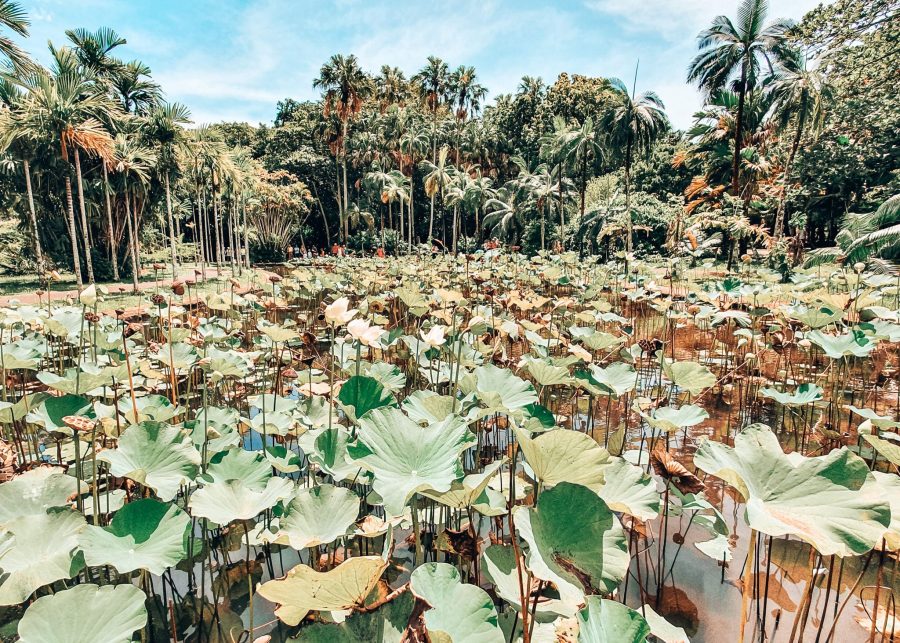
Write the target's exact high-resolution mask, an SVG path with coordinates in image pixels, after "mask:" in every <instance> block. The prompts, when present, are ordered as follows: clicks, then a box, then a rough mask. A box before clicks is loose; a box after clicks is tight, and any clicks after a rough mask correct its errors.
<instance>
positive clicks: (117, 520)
mask: <svg viewBox="0 0 900 643" xmlns="http://www.w3.org/2000/svg"><path fill="white" fill-rule="evenodd" d="M190 534H191V518H190V516H188V515H187V514H186V513H185V512H183V511H182V510H181V509H179V508H178V507H176V506H175V505H172V504H166V503H163V502H160V501H159V500H155V499H153V498H145V499H142V500H137V501H135V502H130V503H128V504H127V505H125V506H124V507H122V508H121V509H120V510H119V511H118V512H117V513H116V515H115V516H114V517H113V519H112V522H111V523H110V525H109V527H94V526H93V525H89V526H88V527H87V529H85V530H84V532H82V534H81V540H80V544H81V548H82V550H84V558H85V561H86V562H87V564H88V565H91V566H96V565H112V566H113V567H115V568H116V569H117V570H118V571H119V573H120V574H127V573H128V572H131V571H134V570H136V569H147V570H149V571H150V573H152V574H156V575H157V576H161V575H162V574H163V572H165V571H166V569H167V568H168V567H172V566H173V565H177V564H178V563H179V562H181V561H182V560H184V559H185V558H186V557H187V555H188V551H187V548H188V542H189V539H190Z"/></svg>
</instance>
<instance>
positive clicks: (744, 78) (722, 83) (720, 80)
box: [687, 0, 791, 196]
mask: <svg viewBox="0 0 900 643" xmlns="http://www.w3.org/2000/svg"><path fill="white" fill-rule="evenodd" d="M768 8H769V4H768V2H767V0H741V4H740V6H738V13H737V24H735V23H733V22H732V21H731V19H730V18H728V16H718V17H716V18H714V19H713V22H712V24H711V25H710V26H709V28H707V29H704V30H703V31H701V32H700V34H699V35H698V36H697V41H698V46H699V49H700V54H699V55H697V57H696V58H694V60H693V61H692V62H691V64H690V66H689V67H688V75H687V79H688V82H696V83H697V84H698V85H699V87H700V88H701V89H703V90H704V91H705V92H706V93H707V95H710V96H711V95H713V94H715V93H717V92H718V91H720V90H722V89H725V88H726V86H727V85H729V84H731V85H732V88H733V91H734V92H735V93H736V94H737V95H738V105H737V117H736V123H737V125H736V127H735V129H734V151H733V154H732V166H731V192H732V195H733V196H737V195H738V194H739V193H740V185H739V180H740V179H739V171H740V167H739V166H740V158H741V147H742V146H743V138H742V136H743V126H744V103H745V100H746V97H747V93H748V92H749V91H750V90H751V89H752V88H753V87H755V86H756V85H757V81H758V80H759V78H760V73H761V72H762V71H763V69H762V66H763V63H765V64H766V65H767V67H768V68H769V69H770V70H771V69H772V68H773V65H774V64H775V62H777V61H779V60H780V59H781V58H782V57H783V55H784V50H785V39H786V32H787V30H788V29H789V28H790V27H791V23H790V22H789V21H785V20H777V21H775V22H774V23H772V24H770V25H768V26H766V25H765V24H764V23H765V19H766V13H767V12H768Z"/></svg>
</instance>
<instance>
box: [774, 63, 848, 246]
mask: <svg viewBox="0 0 900 643" xmlns="http://www.w3.org/2000/svg"><path fill="white" fill-rule="evenodd" d="M769 91H770V92H771V94H772V96H773V99H774V110H775V116H776V118H777V120H778V125H779V129H781V130H782V131H785V130H787V128H788V126H789V125H791V124H792V123H793V126H794V139H793V141H792V142H791V147H790V152H789V153H788V157H787V161H786V162H785V164H784V179H783V183H784V187H783V189H782V191H781V196H780V198H779V199H778V210H777V212H776V215H775V229H774V231H773V232H774V235H775V238H776V239H780V238H781V235H782V234H783V233H784V227H785V226H784V206H785V201H786V200H787V194H788V189H789V187H790V181H791V168H792V167H793V164H794V157H795V156H796V155H797V149H798V148H799V147H800V141H801V140H802V139H803V134H804V133H805V132H807V131H808V132H811V133H812V135H813V136H814V137H815V136H817V135H818V134H819V133H820V132H821V131H822V127H823V125H824V124H825V112H826V110H827V107H828V104H829V103H830V102H831V100H832V98H833V95H834V93H833V90H832V88H831V86H830V85H828V83H827V81H826V79H825V76H824V74H822V73H821V71H820V70H818V69H810V68H808V67H807V64H806V58H805V57H804V56H803V54H802V53H800V52H799V51H791V52H789V54H788V55H786V56H785V57H784V58H783V60H782V64H781V65H780V66H779V68H778V70H777V71H776V74H775V77H774V79H773V81H772V83H771V84H770V86H769Z"/></svg>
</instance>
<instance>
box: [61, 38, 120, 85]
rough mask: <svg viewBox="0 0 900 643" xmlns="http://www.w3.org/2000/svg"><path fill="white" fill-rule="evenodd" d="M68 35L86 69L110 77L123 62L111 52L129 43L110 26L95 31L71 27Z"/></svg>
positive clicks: (79, 60)
mask: <svg viewBox="0 0 900 643" xmlns="http://www.w3.org/2000/svg"><path fill="white" fill-rule="evenodd" d="M66 36H67V37H68V38H69V41H70V42H71V43H72V47H73V49H74V50H75V57H76V58H77V59H78V62H79V63H80V64H81V65H82V66H83V67H84V68H85V69H87V70H89V71H91V72H94V73H95V74H97V75H98V76H100V77H103V78H109V77H111V76H112V75H113V73H114V72H115V71H116V70H118V68H119V67H120V66H121V64H122V63H121V62H120V61H119V60H118V59H116V58H114V57H113V56H111V55H110V53H111V52H112V50H113V49H115V48H116V47H120V46H122V45H124V44H127V41H126V40H125V39H124V38H122V37H121V36H119V34H117V33H116V32H115V31H114V30H112V29H110V28H109V27H101V28H100V29H97V31H94V32H91V31H88V30H87V29H69V30H67V31H66Z"/></svg>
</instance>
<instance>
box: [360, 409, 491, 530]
mask: <svg viewBox="0 0 900 643" xmlns="http://www.w3.org/2000/svg"><path fill="white" fill-rule="evenodd" d="M474 443H475V436H474V435H472V433H470V432H469V430H468V428H466V423H465V421H464V420H462V419H461V418H459V417H457V416H455V415H454V416H450V417H448V418H447V419H446V420H444V421H443V422H437V423H435V424H431V425H429V426H427V427H421V426H419V425H418V424H416V423H415V422H413V421H412V420H410V419H409V418H408V417H406V415H404V414H403V412H401V411H400V410H399V409H393V408H386V409H376V410H374V411H371V412H369V413H368V414H367V415H366V417H364V418H362V419H361V420H360V432H359V440H358V442H357V443H356V444H354V445H351V446H350V447H349V453H350V457H351V458H353V459H354V460H356V461H357V462H358V463H359V465H360V466H361V467H362V468H364V469H366V470H368V471H371V472H372V473H373V474H374V476H375V480H374V482H373V485H372V488H373V489H374V490H375V492H376V493H378V494H379V495H380V496H381V497H382V498H383V499H384V507H385V510H386V511H387V512H388V514H389V515H392V516H396V515H399V514H400V513H402V511H403V507H404V506H405V505H406V503H407V502H408V501H409V499H410V498H411V497H412V495H413V494H414V493H416V492H418V491H422V490H424V489H432V490H434V491H438V492H443V491H447V490H449V489H450V486H451V484H452V483H453V481H454V480H458V479H459V478H461V477H462V476H463V469H462V466H461V464H460V461H459V456H460V454H461V453H462V452H463V451H465V450H466V449H468V448H469V447H470V446H472V445H473V444H474Z"/></svg>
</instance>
